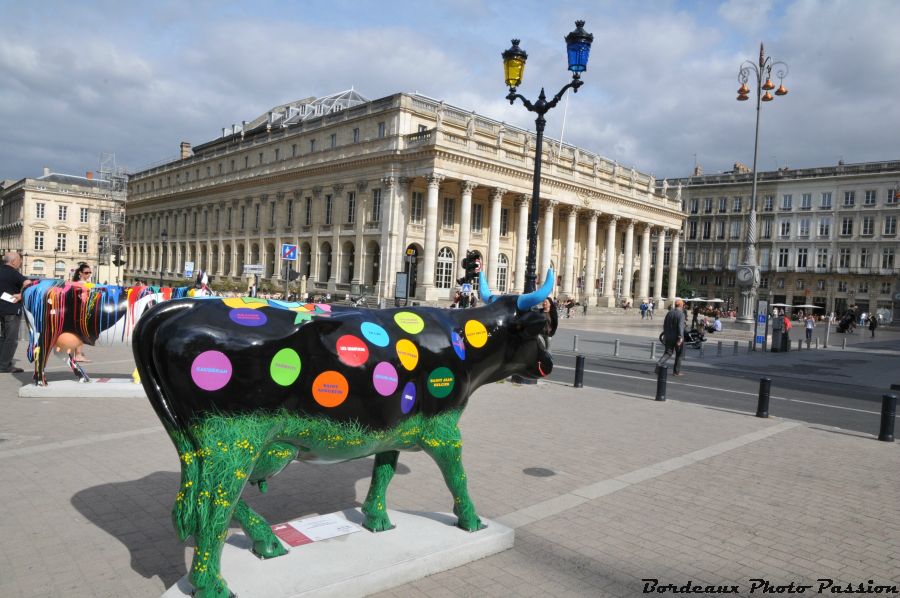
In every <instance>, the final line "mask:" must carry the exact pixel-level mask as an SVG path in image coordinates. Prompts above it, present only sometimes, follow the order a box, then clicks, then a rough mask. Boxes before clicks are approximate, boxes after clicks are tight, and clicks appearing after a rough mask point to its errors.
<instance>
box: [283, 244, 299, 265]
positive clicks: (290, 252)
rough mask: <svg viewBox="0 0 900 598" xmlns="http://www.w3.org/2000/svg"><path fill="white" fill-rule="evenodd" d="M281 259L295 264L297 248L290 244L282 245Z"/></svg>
mask: <svg viewBox="0 0 900 598" xmlns="http://www.w3.org/2000/svg"><path fill="white" fill-rule="evenodd" d="M281 259H283V260H287V261H289V262H294V261H296V260H297V246H296V245H291V244H289V243H282V244H281Z"/></svg>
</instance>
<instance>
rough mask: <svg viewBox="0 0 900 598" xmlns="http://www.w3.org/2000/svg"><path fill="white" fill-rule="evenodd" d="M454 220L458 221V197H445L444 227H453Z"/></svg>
mask: <svg viewBox="0 0 900 598" xmlns="http://www.w3.org/2000/svg"><path fill="white" fill-rule="evenodd" d="M454 222H456V199H454V198H452V197H445V198H444V218H443V226H444V228H453V223H454Z"/></svg>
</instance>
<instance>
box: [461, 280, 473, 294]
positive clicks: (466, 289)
mask: <svg viewBox="0 0 900 598" xmlns="http://www.w3.org/2000/svg"><path fill="white" fill-rule="evenodd" d="M460 291H462V292H463V293H471V292H472V285H471V284H469V283H468V282H467V283H465V284H463V285H462V287H461V288H460Z"/></svg>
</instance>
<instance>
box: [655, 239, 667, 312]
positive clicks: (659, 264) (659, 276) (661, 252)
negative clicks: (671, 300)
mask: <svg viewBox="0 0 900 598" xmlns="http://www.w3.org/2000/svg"><path fill="white" fill-rule="evenodd" d="M656 234H657V237H656V271H655V272H654V273H655V275H656V276H655V278H654V281H653V302H654V303H655V304H656V307H657V308H658V309H662V308H663V307H664V306H663V303H662V283H663V261H664V260H665V256H666V229H665V228H663V227H659V228H658V229H657V232H656Z"/></svg>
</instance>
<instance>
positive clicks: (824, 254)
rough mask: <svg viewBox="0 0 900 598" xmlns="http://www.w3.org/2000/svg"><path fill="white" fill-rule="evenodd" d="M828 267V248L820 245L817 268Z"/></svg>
mask: <svg viewBox="0 0 900 598" xmlns="http://www.w3.org/2000/svg"><path fill="white" fill-rule="evenodd" d="M827 267H828V248H827V247H819V248H818V249H816V268H827Z"/></svg>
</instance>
